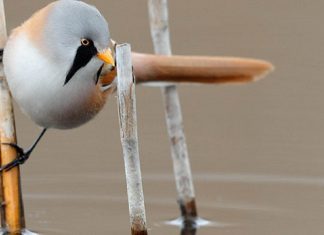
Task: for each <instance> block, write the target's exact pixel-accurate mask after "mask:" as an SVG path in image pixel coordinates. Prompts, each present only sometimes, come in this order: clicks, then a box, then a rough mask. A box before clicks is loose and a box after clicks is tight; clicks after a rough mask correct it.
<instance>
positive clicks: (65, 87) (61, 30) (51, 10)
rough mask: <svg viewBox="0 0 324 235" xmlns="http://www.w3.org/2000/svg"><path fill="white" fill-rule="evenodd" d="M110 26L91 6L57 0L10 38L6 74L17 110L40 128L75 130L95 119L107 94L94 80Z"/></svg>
mask: <svg viewBox="0 0 324 235" xmlns="http://www.w3.org/2000/svg"><path fill="white" fill-rule="evenodd" d="M109 43H110V36H109V29H108V23H107V21H106V20H105V18H104V17H103V16H102V15H101V14H100V12H99V11H98V10H97V9H96V8H95V7H93V6H90V5H88V4H86V3H84V2H81V1H75V0H59V1H56V2H53V3H51V4H49V5H47V6H46V7H44V8H43V9H41V10H39V11H38V12H36V13H35V14H34V15H33V16H32V17H31V18H29V19H28V20H27V21H26V22H25V23H23V24H22V25H21V26H20V27H18V28H16V29H15V30H14V31H13V33H12V34H11V36H10V37H9V39H8V41H7V44H6V47H5V49H4V57H3V61H4V71H5V74H6V77H7V80H8V84H9V87H10V90H11V93H12V95H13V97H14V98H15V99H16V101H17V103H18V104H19V106H20V107H21V109H22V110H23V111H24V112H25V113H26V114H28V116H30V117H31V118H32V120H34V121H35V122H36V123H37V124H39V125H40V126H43V127H53V128H60V129H66V128H73V127H76V126H79V125H81V124H83V123H85V122H86V121H88V120H90V119H91V118H92V117H94V116H95V114H97V113H98V112H99V111H100V110H101V109H102V107H103V105H104V103H105V100H106V98H105V97H106V95H107V93H103V92H102V91H101V89H100V88H101V87H100V83H97V82H98V78H99V75H100V73H101V69H102V67H103V64H104V63H106V64H111V65H114V59H113V57H112V55H111V53H110V51H109V50H108V46H109Z"/></svg>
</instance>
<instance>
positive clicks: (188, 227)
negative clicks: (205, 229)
mask: <svg viewBox="0 0 324 235" xmlns="http://www.w3.org/2000/svg"><path fill="white" fill-rule="evenodd" d="M196 232H197V225H196V222H195V221H192V220H185V221H183V227H182V228H181V232H180V235H196Z"/></svg>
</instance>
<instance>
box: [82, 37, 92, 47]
mask: <svg viewBox="0 0 324 235" xmlns="http://www.w3.org/2000/svg"><path fill="white" fill-rule="evenodd" d="M81 44H82V46H89V44H90V41H89V40H88V39H86V38H82V39H81Z"/></svg>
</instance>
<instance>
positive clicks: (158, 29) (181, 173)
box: [148, 0, 197, 220]
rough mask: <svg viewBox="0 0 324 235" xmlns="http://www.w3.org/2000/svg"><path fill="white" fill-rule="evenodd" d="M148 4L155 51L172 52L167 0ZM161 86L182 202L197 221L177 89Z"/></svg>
mask: <svg viewBox="0 0 324 235" xmlns="http://www.w3.org/2000/svg"><path fill="white" fill-rule="evenodd" d="M148 6H149V16H150V27H151V35H152V40H153V44H154V50H155V53H156V54H161V55H171V45H170V34H169V25H168V8H167V0H149V1H148ZM161 89H162V95H163V99H164V105H165V113H166V123H167V128H168V133H169V137H170V142H171V155H172V159H173V168H174V175H175V181H176V187H177V191H178V203H179V206H180V209H181V214H182V216H183V218H184V219H185V220H194V219H195V218H196V217H197V209H196V202H195V192H194V186H193V181H192V175H191V168H190V161H189V156H188V150H187V144H186V140H185V134H184V130H183V120H182V114H181V106H180V101H179V96H178V92H177V88H176V86H175V85H167V86H165V87H162V88H161Z"/></svg>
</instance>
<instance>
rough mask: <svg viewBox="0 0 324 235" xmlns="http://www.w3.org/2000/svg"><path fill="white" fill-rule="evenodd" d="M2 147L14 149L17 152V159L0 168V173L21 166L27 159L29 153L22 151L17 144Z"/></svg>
mask: <svg viewBox="0 0 324 235" xmlns="http://www.w3.org/2000/svg"><path fill="white" fill-rule="evenodd" d="M3 145H9V146H10V147H12V148H14V149H15V150H16V151H17V157H16V159H15V160H13V161H11V162H9V163H8V164H6V165H3V166H1V167H0V172H2V171H9V170H10V169H12V168H13V167H15V166H18V165H21V164H23V163H24V162H25V161H26V160H27V159H28V158H29V155H30V153H31V151H29V150H28V151H26V152H25V151H24V149H23V148H21V147H19V146H18V145H17V144H14V143H3Z"/></svg>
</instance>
